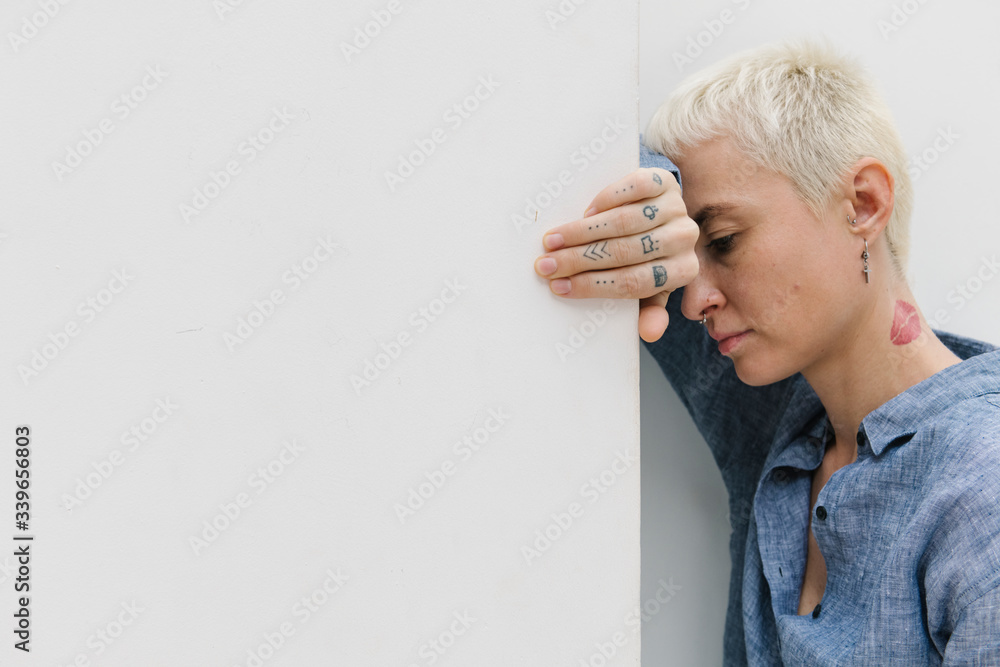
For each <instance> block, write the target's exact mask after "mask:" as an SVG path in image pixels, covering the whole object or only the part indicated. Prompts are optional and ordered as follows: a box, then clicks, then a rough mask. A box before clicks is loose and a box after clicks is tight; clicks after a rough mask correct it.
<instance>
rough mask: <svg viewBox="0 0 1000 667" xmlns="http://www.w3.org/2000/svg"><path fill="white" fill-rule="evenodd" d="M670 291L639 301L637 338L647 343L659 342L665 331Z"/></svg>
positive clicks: (667, 320)
mask: <svg viewBox="0 0 1000 667" xmlns="http://www.w3.org/2000/svg"><path fill="white" fill-rule="evenodd" d="M669 298H670V291H669V290H668V291H664V292H660V293H659V294H654V295H653V296H650V297H646V298H645V299H639V336H640V337H641V338H642V339H643V340H644V341H646V342H647V343H653V342H655V341H658V340H660V337H661V336H663V332H665V331H666V330H667V324H669V323H670V316H669V315H667V299H669Z"/></svg>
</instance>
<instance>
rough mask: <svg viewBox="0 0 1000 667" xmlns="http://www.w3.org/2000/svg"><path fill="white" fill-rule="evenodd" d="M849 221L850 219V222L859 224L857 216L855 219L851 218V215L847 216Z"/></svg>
mask: <svg viewBox="0 0 1000 667" xmlns="http://www.w3.org/2000/svg"><path fill="white" fill-rule="evenodd" d="M847 221H848V222H849V223H851V224H852V225H855V224H857V222H858V219H857V218H854V220H851V216H847Z"/></svg>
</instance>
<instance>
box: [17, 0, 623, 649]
mask: <svg viewBox="0 0 1000 667" xmlns="http://www.w3.org/2000/svg"><path fill="white" fill-rule="evenodd" d="M42 4H43V5H45V6H46V7H49V8H50V11H51V13H52V14H53V15H52V16H46V14H45V13H44V10H42V9H40V8H39V4H38V3H37V2H36V1H35V0H30V1H29V0H17V1H16V2H13V1H12V2H8V3H6V4H5V5H4V7H3V9H2V10H0V27H3V29H4V30H5V31H8V30H9V31H12V32H15V33H17V32H20V31H21V30H22V27H23V26H24V25H25V22H29V23H30V24H31V25H30V26H29V28H25V29H24V31H25V32H24V35H23V36H22V37H21V38H20V39H21V41H18V39H17V38H15V39H14V40H9V39H7V38H5V40H4V42H3V44H0V59H2V60H3V64H2V67H0V83H2V89H3V90H4V91H5V93H6V95H5V98H4V102H3V104H2V105H0V113H2V114H3V116H2V120H3V122H0V145H2V146H3V147H4V159H3V160H2V161H0V182H2V183H3V186H2V188H0V198H2V199H0V211H2V218H0V233H2V236H0V239H2V243H0V282H2V284H3V285H5V288H4V289H3V290H2V291H0V327H2V329H0V340H2V341H3V347H2V350H0V369H2V370H3V373H0V392H2V393H0V405H2V406H3V410H2V417H0V434H2V435H0V442H2V443H3V451H4V452H5V454H4V456H3V457H2V458H0V472H2V478H3V479H4V480H5V481H4V482H3V485H2V489H3V493H2V497H3V498H4V503H3V505H2V506H3V508H4V509H3V516H4V518H5V520H9V521H10V523H7V524H6V525H7V526H8V529H7V530H8V531H10V532H13V531H14V528H13V526H12V522H13V518H14V517H13V511H14V507H13V495H14V494H13V486H12V480H13V470H14V466H15V463H14V454H15V452H14V451H13V442H14V428H15V426H16V425H19V424H27V425H30V428H31V433H32V436H31V437H32V440H31V446H30V448H29V449H30V451H31V457H30V461H31V472H32V477H31V480H32V486H31V520H30V531H27V532H29V533H30V534H33V535H35V537H36V541H35V542H33V551H32V560H31V565H32V570H31V573H32V575H31V576H32V580H31V584H32V588H31V590H30V597H31V602H30V605H29V609H30V610H31V622H32V623H31V629H32V632H33V635H32V644H31V648H32V653H31V654H30V656H25V655H22V654H20V653H19V652H17V651H15V649H14V648H13V647H12V643H13V642H12V641H11V639H12V636H11V633H10V631H9V630H8V631H7V632H6V633H5V635H4V636H5V637H6V638H7V639H6V640H5V641H4V642H3V645H2V647H0V656H2V657H0V663H3V664H14V663H15V661H17V662H18V663H19V664H31V665H55V664H59V665H68V664H75V665H88V664H100V665H129V666H132V665H144V666H146V665H150V666H151V665H171V666H173V665H247V666H248V667H249V666H251V665H259V664H261V663H263V664H267V665H297V666H301V665H331V664H335V665H400V666H407V665H430V664H438V665H477V666H478V665H498V666H500V665H503V666H508V665H538V666H540V667H549V666H550V665H554V664H569V663H571V664H578V663H579V662H581V661H583V662H585V663H588V662H594V663H595V664H603V662H604V658H603V654H606V653H609V652H610V653H614V660H613V662H608V664H631V665H635V664H637V663H638V657H639V651H640V644H639V635H638V625H637V624H630V623H629V619H630V616H629V615H630V614H631V613H632V611H633V609H634V608H635V607H636V606H637V603H638V599H639V583H640V582H639V565H640V552H639V527H640V525H639V500H640V497H639V469H638V462H637V459H636V457H637V455H638V444H639V396H638V380H639V378H638V371H639V366H638V360H639V349H638V348H639V343H638V339H637V337H636V335H635V327H636V316H637V304H635V303H619V304H616V305H615V306H614V309H613V310H612V312H610V313H608V312H603V311H602V310H601V303H600V302H582V301H566V300H563V299H560V298H559V297H556V296H554V295H553V294H551V293H550V292H549V290H548V288H547V281H545V280H542V279H541V278H539V277H538V276H536V275H535V274H534V272H533V271H532V263H533V261H534V259H535V257H536V256H537V255H539V254H541V252H542V246H541V243H540V238H541V232H542V231H543V230H544V229H547V228H548V227H551V226H555V225H557V224H559V223H562V222H566V221H569V220H572V219H575V218H577V217H578V216H580V215H581V214H582V212H583V210H584V209H585V205H586V203H587V202H588V201H590V199H591V198H592V197H593V196H594V194H595V193H596V192H597V190H598V189H600V188H601V187H603V186H604V185H605V184H607V183H609V182H610V181H611V180H613V179H614V178H617V177H618V176H620V175H622V174H624V173H627V172H628V171H631V169H632V168H634V166H635V164H636V163H637V160H638V144H637V141H636V136H637V134H638V129H639V128H638V125H637V118H638V109H637V97H638V95H637V75H638V49H637V44H636V35H637V20H638V8H637V3H634V2H631V3H630V2H625V3H621V2H619V3H615V4H614V6H611V5H606V6H601V5H597V4H594V5H592V6H588V7H587V8H586V11H580V12H579V13H578V14H576V13H572V14H569V15H568V16H565V17H562V18H564V19H565V20H562V21H558V22H556V23H554V24H550V17H548V16H547V15H546V10H547V9H549V7H547V6H543V5H540V4H538V3H535V2H530V1H528V0H514V1H513V2H506V3H503V4H502V5H498V4H496V3H495V2H486V1H485V0H473V1H471V2H463V3H445V4H440V3H438V4H435V3H409V2H402V3H397V2H395V1H392V2H385V1H378V2H365V3H343V2H335V3H330V2H326V1H322V0H314V1H312V2H304V3H294V4H289V3H282V2H275V1H267V0H248V1H246V2H237V1H236V0H213V1H212V2H209V1H208V0H177V1H174V2H167V3H154V4H142V5H136V4H135V3H131V2H126V1H124V0H92V1H88V2H74V3H58V2H55V1H54V0H53V1H49V2H42ZM387 8H388V9H391V10H393V11H394V12H395V13H394V14H393V13H391V12H390V11H388V9H387ZM373 12H374V13H375V14H374V15H375V16H377V17H381V18H380V19H379V20H381V21H383V22H384V24H385V25H384V27H383V28H381V29H378V28H377V24H375V23H373V18H372V17H373ZM37 17H40V18H37ZM390 19H391V20H390ZM36 24H37V25H36ZM370 25H371V26H376V27H374V28H371V31H372V33H376V32H377V33H378V34H377V35H376V36H375V37H373V38H372V40H371V43H370V44H367V45H366V44H364V43H362V42H358V44H359V46H360V47H363V48H358V50H357V51H356V52H353V53H349V54H348V55H349V57H348V55H345V52H344V51H343V49H342V46H341V44H342V43H343V42H345V41H351V40H353V39H354V38H355V36H356V34H357V33H356V30H360V29H367V27H368V26H370ZM32 26H34V27H32ZM21 42H23V43H21ZM598 47H599V48H598ZM123 95H124V96H125V99H124V100H122V99H121V96H123ZM456 105H462V107H464V108H465V111H455V110H454V107H455V106H456ZM254 141H257V142H258V143H259V146H258V147H254V144H253V142H254ZM81 144H82V145H83V147H82V148H79V149H78V150H79V152H80V153H85V155H84V156H83V157H82V159H80V162H77V158H75V157H72V156H70V158H67V153H69V152H71V151H73V150H77V149H76V148H75V147H77V146H79V145H81ZM582 146H587V147H589V149H590V150H592V151H594V158H593V159H589V158H586V157H584V153H582V152H581V150H582V149H581V147H582ZM419 150H422V151H423V152H424V153H426V155H423V156H422V155H421V154H420V153H418V152H417V151H419ZM411 155H415V157H412V158H410V156H411ZM402 156H406V158H405V159H410V160H412V161H413V162H414V163H416V164H417V167H416V168H415V170H414V171H413V172H412V173H410V171H409V170H401V171H400V174H398V175H399V176H400V178H399V179H398V180H397V179H387V178H386V176H385V174H386V172H387V171H390V170H397V169H399V164H400V161H401V160H403V159H404V157H402ZM67 161H68V162H69V165H68V166H64V167H59V166H56V167H53V163H55V162H67ZM390 181H391V185H390ZM553 182H555V183H556V184H555V185H553ZM549 191H551V192H552V193H553V194H551V195H548V198H545V197H543V196H542V195H546V194H547V193H548V192H549ZM526 199H527V200H532V201H533V202H535V203H534V204H527V205H526V203H525V200H526ZM536 204H537V205H536ZM526 208H527V209H528V210H527V211H526V210H525V209H526ZM537 209H540V210H537ZM536 212H537V213H538V220H537V222H536V221H535V220H534V214H535V213H536ZM521 222H523V226H519V224H520V223H521ZM80 304H82V305H80ZM576 331H582V332H584V333H585V337H584V338H581V339H580V340H579V343H580V344H579V345H577V344H576V343H575V342H574V340H576V339H574V332H576ZM560 346H562V347H560ZM376 366H377V368H376ZM7 534H9V533H7ZM543 535H544V537H543ZM3 539H5V540H7V539H9V538H3ZM12 544H13V542H8V546H6V547H4V549H3V550H2V553H3V554H7V556H6V560H4V557H3V556H0V565H2V572H0V577H2V578H3V581H2V587H0V590H2V591H3V592H2V593H0V611H2V613H3V615H4V617H5V618H6V619H8V622H7V627H8V628H9V626H10V622H11V621H10V619H11V618H12V616H11V614H12V613H13V611H14V609H15V604H16V601H15V595H14V592H13V590H12V585H13V581H12V576H13V575H12V574H11V568H12V567H14V565H15V563H14V562H13V558H12V556H11V554H12V551H13V546H11V545H12ZM123 605H124V606H123ZM310 605H311V606H310ZM101 633H104V637H109V638H110V640H106V639H104V638H103V637H102V635H101ZM275 646H278V647H277V648H274V647H275ZM609 647H610V648H609ZM272 654H273V655H272ZM15 655H16V659H15V657H14V656H15Z"/></svg>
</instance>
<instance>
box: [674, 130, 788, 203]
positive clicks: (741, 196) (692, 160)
mask: <svg viewBox="0 0 1000 667" xmlns="http://www.w3.org/2000/svg"><path fill="white" fill-rule="evenodd" d="M676 163H677V166H678V167H679V168H680V171H681V179H682V182H683V184H684V187H683V197H684V203H685V204H686V205H687V207H688V210H689V211H693V210H696V209H699V208H702V207H704V206H713V205H717V204H719V203H720V202H729V203H735V204H741V205H750V204H753V203H756V202H766V201H767V200H769V199H773V197H775V196H783V195H785V194H792V188H791V182H790V181H789V180H788V179H787V178H785V177H783V176H781V175H779V174H775V173H774V172H771V171H769V170H766V169H764V168H763V167H761V166H759V165H757V164H756V163H754V162H752V161H751V160H750V159H749V158H747V157H746V156H745V155H744V154H743V153H742V152H741V151H740V150H739V149H737V148H736V147H735V145H734V143H733V141H732V140H731V139H729V138H728V137H716V138H714V139H710V140H708V141H705V142H702V143H700V144H697V145H695V146H690V147H685V150H684V157H683V158H680V159H678V160H676Z"/></svg>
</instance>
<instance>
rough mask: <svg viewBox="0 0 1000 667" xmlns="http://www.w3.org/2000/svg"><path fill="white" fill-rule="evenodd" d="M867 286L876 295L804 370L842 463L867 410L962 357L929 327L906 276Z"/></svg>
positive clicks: (851, 454)
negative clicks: (848, 329)
mask: <svg viewBox="0 0 1000 667" xmlns="http://www.w3.org/2000/svg"><path fill="white" fill-rule="evenodd" d="M870 287H871V288H872V289H878V290H879V292H878V296H877V297H876V298H875V299H873V300H872V304H871V307H870V308H869V309H868V311H867V312H865V313H862V314H860V315H859V317H858V318H857V320H856V322H855V323H854V327H853V331H854V333H853V334H851V335H848V336H845V340H844V341H843V343H842V344H841V345H840V346H838V347H837V348H836V349H834V350H832V351H831V353H830V354H828V355H826V356H825V357H824V358H823V359H821V360H819V361H817V362H816V363H815V364H813V365H812V366H810V367H809V368H807V369H804V370H803V371H802V375H803V376H804V377H805V378H806V380H807V381H808V382H809V384H810V385H811V386H812V388H813V390H814V391H815V392H816V394H817V396H819V399H820V401H822V403H823V407H824V408H826V412H827V415H829V417H830V422H831V424H832V425H833V429H834V432H835V434H836V440H835V442H834V444H833V445H832V446H831V447H832V451H833V453H834V456H835V457H836V458H837V459H839V460H841V461H843V462H844V463H850V462H852V461H854V460H855V459H856V458H857V449H858V445H857V438H856V436H857V431H858V427H859V426H860V425H861V420H862V419H864V418H865V416H866V415H867V414H868V413H869V412H871V411H872V410H874V409H876V408H877V407H879V406H880V405H882V404H883V403H885V402H886V401H888V400H890V399H892V398H894V397H895V396H897V395H899V394H901V393H902V392H904V391H906V390H907V389H909V388H910V387H912V386H913V385H915V384H917V383H919V382H921V381H923V380H925V379H927V378H929V377H930V376H932V375H934V374H935V373H937V372H938V371H940V370H943V369H944V368H947V367H948V366H952V365H954V364H957V363H959V362H960V361H961V359H959V358H958V357H957V356H956V355H955V354H954V353H952V352H951V350H949V349H948V348H947V347H946V346H945V345H944V343H942V342H941V341H940V339H938V337H937V336H935V335H934V332H933V331H931V328H930V325H929V324H928V323H927V320H926V319H924V316H923V314H922V313H921V312H920V309H919V308H917V307H916V301H915V300H914V298H913V294H912V293H911V292H910V289H909V287H908V286H907V285H906V283H905V282H903V281H901V280H895V281H892V283H890V284H883V285H881V286H877V285H876V283H875V282H874V281H873V282H872V283H871V285H870ZM914 318H916V319H914ZM916 322H919V328H918V327H917V325H916Z"/></svg>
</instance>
